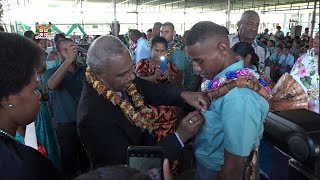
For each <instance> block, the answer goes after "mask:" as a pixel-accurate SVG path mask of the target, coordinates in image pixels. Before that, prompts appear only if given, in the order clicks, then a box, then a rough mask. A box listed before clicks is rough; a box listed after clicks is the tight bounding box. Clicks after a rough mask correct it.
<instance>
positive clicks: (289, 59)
mask: <svg viewBox="0 0 320 180" xmlns="http://www.w3.org/2000/svg"><path fill="white" fill-rule="evenodd" d="M279 64H281V66H282V67H285V66H290V67H292V66H293V64H294V57H293V55H292V54H290V53H289V54H288V55H287V56H286V55H285V54H282V55H281V56H280V61H279Z"/></svg>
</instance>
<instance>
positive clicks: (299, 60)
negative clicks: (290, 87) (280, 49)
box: [296, 56, 304, 64]
mask: <svg viewBox="0 0 320 180" xmlns="http://www.w3.org/2000/svg"><path fill="white" fill-rule="evenodd" d="M303 58H304V56H301V57H300V58H298V60H297V62H296V64H300V63H301V62H302V60H303Z"/></svg>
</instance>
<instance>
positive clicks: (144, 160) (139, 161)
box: [127, 146, 164, 180]
mask: <svg viewBox="0 0 320 180" xmlns="http://www.w3.org/2000/svg"><path fill="white" fill-rule="evenodd" d="M127 153H128V166H129V167H130V168H135V169H139V170H140V171H142V172H145V173H147V174H148V175H149V176H150V177H151V179H152V180H163V172H162V165H163V160H164V150H163V148H162V147H158V146H129V147H128V151H127Z"/></svg>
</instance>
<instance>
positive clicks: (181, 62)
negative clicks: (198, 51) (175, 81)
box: [167, 40, 187, 71]
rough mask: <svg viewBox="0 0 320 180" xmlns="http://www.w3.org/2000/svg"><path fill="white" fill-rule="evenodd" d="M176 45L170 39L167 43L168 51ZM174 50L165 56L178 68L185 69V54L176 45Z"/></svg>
mask: <svg viewBox="0 0 320 180" xmlns="http://www.w3.org/2000/svg"><path fill="white" fill-rule="evenodd" d="M174 46H176V44H175V41H174V40H172V41H170V42H169V43H168V51H169V50H170V49H171V48H173V47H174ZM176 48H177V49H176V50H174V51H172V52H171V53H170V54H167V56H168V57H169V58H170V59H171V60H172V62H173V63H174V64H175V65H176V67H177V69H178V70H181V71H184V70H185V69H186V63H187V57H186V55H185V54H184V53H183V52H182V51H181V50H180V49H179V47H178V46H176Z"/></svg>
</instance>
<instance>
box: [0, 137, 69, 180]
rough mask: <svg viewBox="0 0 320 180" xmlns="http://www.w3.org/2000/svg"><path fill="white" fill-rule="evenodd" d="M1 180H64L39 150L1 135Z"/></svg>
mask: <svg viewBox="0 0 320 180" xmlns="http://www.w3.org/2000/svg"><path fill="white" fill-rule="evenodd" d="M0 152H1V153H0V179H3V180H5V179H8V180H16V179H28V180H43V179H46V180H51V179H52V180H57V179H61V180H63V179H64V177H63V176H62V175H61V174H60V173H59V172H58V170H57V169H55V168H54V167H53V165H52V164H51V162H50V161H49V160H48V159H47V158H45V157H44V156H43V155H42V154H40V153H39V152H38V151H37V150H35V149H33V148H30V147H28V146H25V145H23V144H21V143H19V142H18V141H15V140H13V139H10V138H9V137H7V136H5V135H3V134H0Z"/></svg>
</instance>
